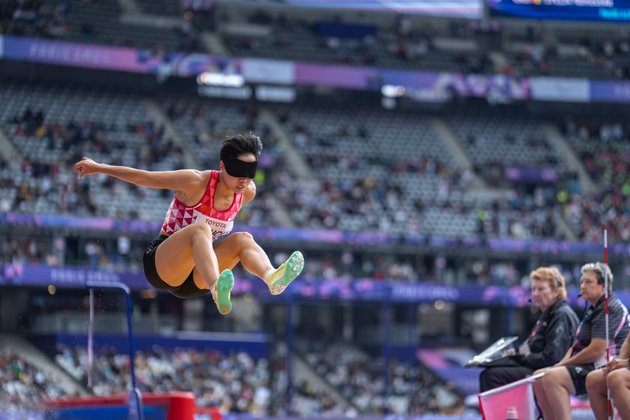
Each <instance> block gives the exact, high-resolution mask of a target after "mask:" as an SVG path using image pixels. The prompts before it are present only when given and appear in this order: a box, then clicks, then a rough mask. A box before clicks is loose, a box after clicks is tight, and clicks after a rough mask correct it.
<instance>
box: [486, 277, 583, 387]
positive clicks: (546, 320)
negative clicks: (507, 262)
mask: <svg viewBox="0 0 630 420" xmlns="http://www.w3.org/2000/svg"><path fill="white" fill-rule="evenodd" d="M529 278H530V280H531V290H532V304H533V305H534V306H537V307H538V308H539V309H540V310H541V314H540V317H539V318H538V322H536V325H535V326H534V328H533V329H532V331H531V332H530V334H529V337H528V338H527V340H526V341H525V342H524V343H523V344H522V345H521V346H520V348H519V351H518V352H514V351H512V352H507V353H504V355H505V356H507V357H506V358H503V359H499V360H498V361H495V362H493V363H491V364H490V365H489V366H488V367H487V368H486V369H485V370H484V371H483V372H481V375H480V376H479V388H480V390H481V392H483V391H487V390H489V389H493V388H496V387H499V386H501V385H506V384H509V383H511V382H514V381H518V380H519V379H523V378H525V377H526V376H529V375H531V374H532V373H534V371H535V370H536V369H540V368H544V367H547V366H552V365H554V364H556V363H557V362H559V361H560V360H561V359H562V357H563V356H564V355H565V353H566V351H567V349H568V348H569V347H570V346H571V344H572V342H573V339H574V333H575V330H576V328H577V325H578V317H577V315H576V314H575V312H574V311H573V309H571V307H570V306H569V305H568V304H567V301H566V297H567V290H566V287H565V282H564V277H563V276H562V274H561V273H560V271H558V269H556V268H555V267H540V268H538V269H536V270H535V271H532V273H531V274H530V275H529Z"/></svg>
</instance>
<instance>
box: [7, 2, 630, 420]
mask: <svg viewBox="0 0 630 420" xmlns="http://www.w3.org/2000/svg"><path fill="white" fill-rule="evenodd" d="M604 3H605V4H604ZM628 21H630V2H628V1H627V0H623V1H618V0H614V1H612V0H611V1H609V2H602V3H601V4H599V5H598V7H595V6H585V5H575V4H573V3H572V2H563V3H562V4H556V3H555V2H546V1H543V2H540V1H532V2H529V3H528V2H526V1H511V0H488V2H487V3H484V2H483V1H482V0H457V1H455V0H453V1H439V0H436V1H426V2H424V1H395V2H394V1H375V0H374V1H362V2H355V1H337V2H334V3H333V2H328V1H306V0H181V1H180V0H65V1H56V0H51V1H43V0H6V1H2V2H0V34H1V35H2V36H0V238H1V240H0V264H1V270H0V284H1V289H0V290H1V292H0V367H1V369H0V386H1V387H2V392H0V406H1V407H2V409H1V410H2V411H3V414H2V415H0V417H1V418H4V417H2V416H5V417H6V418H29V417H28V416H32V417H33V418H38V417H37V416H38V415H41V412H42V409H41V407H42V404H43V401H44V400H45V399H49V398H59V397H64V396H77V395H79V396H89V395H111V394H115V393H120V392H126V391H127V390H128V389H129V383H130V378H129V358H128V356H127V352H128V350H129V349H128V344H127V341H126V335H125V334H126V332H127V328H126V318H125V301H124V297H123V296H121V295H120V294H118V293H115V292H111V291H97V293H96V299H95V302H96V303H95V307H96V315H95V318H94V331H95V337H94V368H93V383H92V386H89V385H88V382H87V372H88V369H87V366H88V353H87V351H88V350H87V348H88V347H87V331H88V312H89V311H88V308H89V305H88V292H87V289H86V288H85V282H86V281H89V280H98V281H106V282H115V281H119V282H123V283H125V284H127V285H128V286H129V287H130V288H131V290H132V299H133V322H134V328H135V334H136V349H137V352H136V354H135V361H136V370H137V379H138V386H139V388H140V389H141V390H142V391H143V392H161V391H192V392H194V394H195V397H196V404H197V406H198V407H219V408H220V410H221V412H222V413H223V415H224V416H226V417H228V418H230V417H234V418H241V417H242V418H245V417H250V416H256V417H286V416H290V417H314V416H336V417H343V416H349V417H358V416H362V417H365V416H381V417H382V416H388V415H398V416H409V417H415V416H418V417H422V418H434V417H435V416H442V417H444V418H448V417H449V416H450V417H453V416H455V417H457V418H459V417H466V416H471V417H472V418H479V412H478V410H477V408H476V397H474V396H475V394H476V393H477V392H478V382H477V381H478V374H479V371H478V370H475V369H466V368H463V365H464V364H465V362H466V361H468V360H469V359H470V358H471V357H472V356H473V355H474V354H476V353H477V352H478V351H480V350H482V349H484V348H485V347H486V346H488V345H489V344H491V343H492V342H494V341H495V340H497V339H498V338H500V337H502V336H506V335H518V336H521V337H524V336H526V334H527V332H528V331H529V330H530V328H531V327H532V326H533V323H534V322H535V320H536V319H537V316H538V313H537V312H536V311H535V310H534V309H532V308H531V307H530V304H529V303H528V298H529V282H528V275H529V273H530V272H531V271H532V270H533V269H535V268H536V267H538V266H541V265H555V266H557V267H558V268H559V269H560V270H561V271H562V273H563V274H564V276H565V278H566V279H567V284H568V286H569V295H570V296H569V300H570V301H571V303H572V305H574V307H575V309H576V310H577V311H578V314H580V315H581V313H582V310H583V308H584V302H583V301H581V300H579V299H577V287H576V286H577V285H578V282H579V275H580V273H579V268H580V266H581V265H582V264H584V263H586V262H590V261H596V260H600V261H601V260H603V232H604V229H607V231H608V239H609V248H610V249H609V255H610V265H611V267H612V270H613V273H614V274H615V281H614V289H615V291H616V293H617V295H618V296H619V297H620V298H621V300H622V301H624V302H625V303H626V304H629V303H630V294H629V293H628V291H627V289H629V288H630V281H629V280H628V275H629V274H630V258H629V255H630V254H629V251H630V248H629V247H628V245H627V241H628V239H629V238H630V213H629V204H630V199H629V196H630V174H629V173H628V169H629V168H628V165H629V164H630V163H629V162H630V161H629V153H628V152H629V151H630V143H629V142H628V129H629V127H628V125H627V115H628V112H629V111H630V107H629V106H628V104H629V103H630V82H629V81H628V80H627V79H628V76H629V70H630V40H629V38H628V29H629V28H630V26H628ZM250 131H252V132H254V133H256V134H258V135H260V136H261V137H262V139H263V144H264V151H263V154H262V156H261V159H260V165H259V171H258V173H257V177H256V184H257V187H258V195H257V197H256V199H255V200H254V201H253V202H252V203H251V204H249V205H247V206H246V207H245V208H244V209H243V210H242V211H241V213H240V214H239V218H238V221H237V223H236V229H237V230H244V231H248V232H251V233H252V234H253V235H254V236H255V238H256V239H257V240H258V242H259V243H260V244H261V245H262V246H263V247H264V248H265V250H267V251H268V253H269V255H270V258H271V259H272V262H274V263H275V264H280V263H281V262H283V261H284V260H285V259H286V258H287V256H288V255H289V254H290V253H291V252H292V251H293V250H295V249H299V250H301V251H302V252H303V253H304V255H305V259H306V266H305V270H304V272H303V274H302V275H301V277H300V278H299V279H298V280H296V281H295V282H294V283H293V284H292V285H291V287H290V288H289V289H287V291H286V292H285V293H284V294H283V295H280V296H271V295H269V293H268V291H267V289H266V287H264V285H263V284H262V282H261V281H260V280H258V279H255V278H253V277H252V276H250V275H249V274H248V273H246V272H244V271H243V270H241V269H237V270H236V278H237V280H236V287H235V290H234V298H233V301H234V309H233V311H232V313H231V314H230V315H229V316H227V317H222V316H220V315H219V313H218V311H217V310H216V308H215V306H214V304H213V302H212V300H211V298H210V297H209V296H207V297H203V298H199V299H193V300H180V299H178V298H176V297H174V296H172V295H170V294H167V293H161V292H160V293H158V292H156V291H155V290H153V289H152V288H151V287H150V285H149V284H148V283H147V282H146V280H144V276H143V274H142V267H141V257H142V253H143V251H144V248H145V245H146V244H147V242H148V241H149V240H151V239H152V238H154V237H155V236H157V234H158V232H159V229H160V226H161V223H162V220H163V217H164V214H165V212H166V210H167V208H168V205H169V203H170V201H171V199H172V196H173V193H172V192H170V191H159V190H150V189H140V188H136V187H134V186H132V185H129V184H125V183H123V182H120V181H116V180H114V179H113V178H106V177H104V176H94V177H88V178H85V179H82V180H81V182H77V180H76V176H75V174H74V172H73V164H74V163H75V162H76V161H78V160H79V159H80V158H81V157H82V156H89V157H91V158H93V159H95V160H96V161H100V162H105V163H109V164H119V165H128V166H134V167H137V168H143V169H148V170H171V169H180V168H198V169H216V168H218V164H219V156H218V151H219V147H220V144H221V141H222V140H223V139H224V138H225V137H226V136H227V135H230V134H234V133H239V132H250ZM467 396H473V398H472V402H471V399H470V398H469V399H468V401H467V399H466V397H467ZM38 413H40V414H38Z"/></svg>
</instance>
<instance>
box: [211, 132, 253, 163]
mask: <svg viewBox="0 0 630 420" xmlns="http://www.w3.org/2000/svg"><path fill="white" fill-rule="evenodd" d="M262 147H263V146H262V141H260V137H258V136H256V135H254V134H252V133H249V134H237V135H235V136H232V137H229V138H227V139H225V140H223V145H222V146H221V153H220V158H221V160H222V161H224V162H225V161H226V160H227V159H229V158H233V159H236V158H237V157H239V156H240V155H242V154H245V153H253V154H254V156H256V160H258V157H259V156H260V152H261V151H262Z"/></svg>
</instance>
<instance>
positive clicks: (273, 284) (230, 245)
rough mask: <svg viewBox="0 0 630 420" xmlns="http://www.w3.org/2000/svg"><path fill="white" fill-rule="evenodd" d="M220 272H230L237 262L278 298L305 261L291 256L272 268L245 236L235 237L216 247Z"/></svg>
mask: <svg viewBox="0 0 630 420" xmlns="http://www.w3.org/2000/svg"><path fill="white" fill-rule="evenodd" d="M215 252H216V256H217V259H218V261H219V270H220V271H222V270H225V269H230V270H231V269H233V268H234V266H235V265H236V264H238V263H239V262H240V263H241V264H243V267H244V268H245V270H247V271H248V272H250V273H251V274H253V275H255V276H257V277H259V278H260V279H262V280H263V281H264V282H265V283H266V284H267V286H269V290H270V291H271V293H272V294H280V293H282V292H283V291H284V289H285V288H286V287H287V286H288V285H289V284H290V283H291V282H292V281H293V280H294V279H295V278H296V277H297V276H298V275H299V274H300V273H301V272H302V269H303V268H304V257H303V256H302V254H301V253H300V252H299V251H296V252H294V253H293V254H292V255H291V256H290V257H289V259H287V261H286V262H285V263H284V264H282V265H281V266H280V267H278V268H274V266H273V265H272V264H271V261H269V257H268V256H267V253H266V252H265V251H264V250H263V249H262V248H261V247H260V245H258V244H257V243H256V241H255V240H254V237H253V236H252V235H251V234H249V233H247V232H237V233H234V234H232V235H230V236H228V237H227V238H225V239H224V240H223V241H221V242H219V243H218V244H216V246H215Z"/></svg>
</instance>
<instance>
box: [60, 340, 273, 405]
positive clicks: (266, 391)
mask: <svg viewBox="0 0 630 420" xmlns="http://www.w3.org/2000/svg"><path fill="white" fill-rule="evenodd" d="M87 360H88V359H87V350H86V349H85V348H84V347H75V348H68V347H65V346H60V347H59V349H58V353H57V355H56V362H57V363H58V364H59V365H60V366H62V367H63V368H64V369H66V371H68V372H69V373H70V374H71V375H72V376H74V377H75V378H76V379H77V380H79V381H80V382H81V383H83V384H84V385H85V386H87V385H88V369H87V365H88V363H87ZM135 369H136V380H137V384H138V387H139V388H140V390H141V391H142V392H173V391H174V390H177V391H187V392H193V393H194V394H195V403H196V404H197V406H201V407H219V408H220V409H221V410H222V411H223V412H224V413H250V414H252V415H255V416H265V415H267V414H268V413H269V404H270V402H271V401H272V398H271V372H270V369H269V361H268V360H267V359H264V358H260V359H254V358H252V357H251V356H250V355H249V354H247V353H245V352H235V353H231V354H229V355H222V354H221V353H219V352H216V351H211V350H207V351H197V350H193V349H181V348H178V349H174V350H172V351H169V350H165V349H161V348H158V347H155V348H153V349H151V350H150V351H138V352H136V356H135ZM130 381H131V379H130V377H129V357H128V356H127V355H124V354H120V353H119V352H117V351H116V349H114V348H103V349H101V350H100V351H98V352H97V354H96V357H95V359H94V365H93V377H92V384H93V386H92V389H91V392H93V393H94V394H95V395H99V396H102V395H111V394H117V393H124V392H125V391H126V390H128V389H129V383H130Z"/></svg>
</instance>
